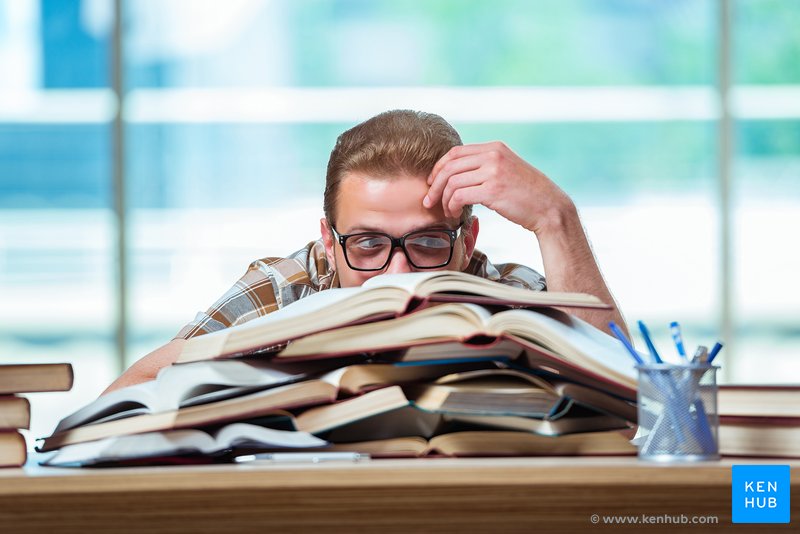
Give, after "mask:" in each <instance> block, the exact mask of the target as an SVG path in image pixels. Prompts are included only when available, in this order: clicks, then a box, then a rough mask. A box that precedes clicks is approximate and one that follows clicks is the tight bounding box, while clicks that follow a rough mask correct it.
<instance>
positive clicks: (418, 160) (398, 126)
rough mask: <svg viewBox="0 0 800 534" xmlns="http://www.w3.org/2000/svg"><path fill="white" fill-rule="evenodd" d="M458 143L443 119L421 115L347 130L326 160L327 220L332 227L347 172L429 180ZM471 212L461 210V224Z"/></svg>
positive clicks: (380, 119)
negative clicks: (434, 168)
mask: <svg viewBox="0 0 800 534" xmlns="http://www.w3.org/2000/svg"><path fill="white" fill-rule="evenodd" d="M461 144H463V143H462V142H461V136H459V135H458V132H456V130H455V128H453V127H452V126H451V125H450V124H449V123H448V122H447V121H446V120H444V119H443V118H442V117H440V116H439V115H434V114H432V113H423V112H421V111H409V110H393V111H386V112H384V113H381V114H380V115H376V116H374V117H372V118H371V119H369V120H366V121H364V122H362V123H361V124H358V125H356V126H354V127H352V128H350V129H349V130H347V131H346V132H344V133H342V134H341V135H340V136H339V138H338V139H336V145H335V146H334V147H333V150H332V151H331V157H330V160H328V172H327V175H326V177H325V197H324V202H323V207H324V210H325V217H326V218H327V219H328V221H329V222H330V223H331V224H334V223H335V221H334V213H335V212H336V200H337V196H338V194H339V185H340V184H341V181H342V179H343V178H344V177H345V175H347V174H348V173H352V172H359V173H364V174H368V175H370V176H371V177H375V178H381V179H383V178H390V177H392V176H398V175H409V176H425V177H427V176H428V174H430V172H431V171H432V170H433V166H434V165H435V164H436V162H437V161H438V160H439V159H440V158H441V157H442V156H444V155H445V154H446V153H447V151H448V150H450V149H451V148H453V147H454V146H458V145H461ZM471 213H472V206H465V207H464V211H463V212H462V217H461V219H462V221H465V220H466V219H467V218H468V217H469V216H470V215H471Z"/></svg>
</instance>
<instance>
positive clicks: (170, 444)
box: [43, 423, 328, 466]
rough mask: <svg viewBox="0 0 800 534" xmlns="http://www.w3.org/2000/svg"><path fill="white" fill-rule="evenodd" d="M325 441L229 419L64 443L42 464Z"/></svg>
mask: <svg viewBox="0 0 800 534" xmlns="http://www.w3.org/2000/svg"><path fill="white" fill-rule="evenodd" d="M326 445H328V442H327V441H325V440H322V439H319V438H317V437H315V436H312V435H311V434H308V433H307V432H300V431H289V430H277V429H273V428H268V427H264V426H258V425H253V424H249V423H232V424H229V425H225V426H223V427H222V428H220V429H217V430H215V431H211V432H205V431H203V430H198V429H183V430H167V431H163V432H146V433H144V434H133V435H123V436H114V437H109V438H105V439H101V440H98V441H91V442H87V443H78V444H75V445H67V446H66V447H62V448H61V449H59V451H58V452H57V453H56V454H55V455H53V456H51V457H50V458H48V459H46V460H45V461H44V462H43V465H51V466H90V465H103V464H120V463H124V462H127V461H131V460H144V459H151V460H153V461H155V462H157V461H158V459H163V458H166V457H180V456H198V455H206V456H218V455H222V454H230V453H231V452H232V451H235V450H248V451H249V450H251V449H252V450H260V449H270V450H276V449H295V448H303V449H310V448H317V447H324V446H326Z"/></svg>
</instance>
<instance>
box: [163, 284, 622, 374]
mask: <svg viewBox="0 0 800 534" xmlns="http://www.w3.org/2000/svg"><path fill="white" fill-rule="evenodd" d="M433 302H473V303H479V304H490V305H503V306H525V307H547V306H574V307H587V308H608V305H606V304H603V302H601V301H600V300H599V299H598V298H597V297H594V296H592V295H585V294H581V293H556V292H548V291H530V290H527V289H522V288H518V287H513V286H509V285H505V284H501V283H499V282H493V281H491V280H487V279H485V278H481V277H478V276H474V275H470V274H466V273H462V272H456V271H430V272H419V273H404V274H384V275H379V276H376V277H374V278H370V279H369V280H367V281H366V282H365V283H364V285H362V286H360V287H350V288H337V289H329V290H326V291H320V292H319V293H315V294H313V295H309V296H308V297H306V298H303V299H300V300H298V301H296V302H294V303H292V304H291V305H289V306H286V307H285V308H281V309H279V310H277V311H275V312H273V313H270V314H268V315H265V316H263V317H259V318H257V319H253V320H251V321H248V322H246V323H243V324H241V325H235V326H232V327H230V328H226V329H224V330H220V331H218V332H212V333H209V334H206V335H203V336H197V337H194V338H191V339H189V340H188V341H187V342H186V345H185V346H184V348H183V350H182V351H181V355H180V357H179V358H178V363H185V362H191V361H197V360H207V359H213V358H221V357H226V356H234V355H241V354H247V353H252V352H254V351H257V350H259V349H264V348H269V347H274V346H277V345H280V344H283V343H285V342H287V341H289V340H292V339H295V338H298V337H302V336H305V335H308V334H312V333H314V332H320V331H324V330H329V329H332V328H337V327H340V326H343V325H348V324H353V323H360V322H365V321H377V320H380V319H387V318H390V317H397V316H400V315H403V314H406V313H408V312H410V311H412V310H414V309H419V308H420V307H425V306H426V305H427V304H428V303H433Z"/></svg>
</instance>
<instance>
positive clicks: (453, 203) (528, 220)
mask: <svg viewBox="0 0 800 534" xmlns="http://www.w3.org/2000/svg"><path fill="white" fill-rule="evenodd" d="M428 185H430V186H431V187H430V190H429V191H428V195H427V196H426V197H425V199H424V200H423V205H424V206H425V207H426V208H430V207H431V206H434V205H435V204H436V203H437V202H441V203H442V206H443V208H444V214H445V215H446V216H447V217H452V218H458V217H459V216H460V214H461V210H462V208H463V207H464V206H467V205H470V204H482V205H484V206H486V207H487V208H489V209H491V210H493V211H496V212H497V213H499V214H500V215H502V216H503V217H505V218H506V219H508V220H510V221H512V222H514V223H517V224H519V225H520V226H523V227H525V228H527V229H528V230H530V231H532V232H534V233H536V235H539V234H540V233H542V232H545V231H546V230H548V229H550V227H551V226H553V225H557V224H558V223H559V222H560V220H561V218H562V216H563V213H564V212H565V211H566V212H569V211H571V210H573V209H574V206H573V205H572V201H571V200H570V198H569V197H568V196H567V194H566V193H564V191H562V190H561V189H560V188H559V187H558V186H557V185H556V184H555V183H553V182H552V181H551V180H550V179H549V178H548V177H547V176H545V175H544V174H543V173H542V172H541V171H539V170H538V169H537V168H535V167H534V166H533V165H531V164H530V163H528V162H526V161H525V160H523V159H522V158H520V157H519V156H518V155H517V154H516V153H514V151H512V150H511V149H510V148H508V147H507V146H506V145H505V144H504V143H501V142H499V141H494V142H491V143H481V144H474V145H463V146H456V147H453V148H452V149H450V151H449V152H447V154H445V155H444V156H442V158H441V159H440V160H439V161H438V162H437V163H436V165H435V166H434V167H433V171H431V174H430V175H429V176H428Z"/></svg>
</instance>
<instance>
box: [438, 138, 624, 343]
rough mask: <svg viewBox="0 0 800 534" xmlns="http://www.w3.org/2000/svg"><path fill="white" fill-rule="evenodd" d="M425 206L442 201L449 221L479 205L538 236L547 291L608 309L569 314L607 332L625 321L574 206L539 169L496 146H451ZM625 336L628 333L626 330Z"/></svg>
mask: <svg viewBox="0 0 800 534" xmlns="http://www.w3.org/2000/svg"><path fill="white" fill-rule="evenodd" d="M428 183H429V184H430V186H431V187H430V190H429V191H428V196H426V197H425V199H424V200H423V204H424V205H425V207H431V206H433V205H434V204H435V203H436V202H441V203H442V206H443V208H444V213H445V215H446V216H448V217H458V216H459V215H460V213H461V210H462V209H463V207H464V206H466V205H470V204H482V205H484V206H486V207H487V208H489V209H491V210H494V211H496V212H497V213H499V214H500V215H502V216H503V217H505V218H506V219H508V220H510V221H512V222H514V223H517V224H519V225H521V226H523V227H525V228H526V229H528V230H530V231H531V232H533V233H534V234H535V235H536V238H537V239H538V240H539V248H540V250H541V252H542V260H543V262H544V271H545V276H546V278H547V287H548V289H549V290H551V291H573V292H580V293H589V294H592V295H595V296H597V297H598V298H599V299H600V300H602V301H603V302H605V303H607V304H610V305H611V306H612V307H613V309H611V310H594V309H592V310H588V309H570V310H569V312H570V313H572V314H573V315H576V316H578V317H580V318H581V319H583V320H585V321H587V322H589V323H591V324H592V325H594V326H595V327H597V328H599V329H601V330H603V331H605V332H610V330H609V328H608V322H609V321H612V320H613V321H615V322H616V323H618V324H619V325H620V326H621V327H622V328H623V329H625V322H624V320H623V319H622V314H621V313H620V311H619V308H618V307H617V304H616V302H615V301H614V297H613V296H612V295H611V292H610V291H609V289H608V286H607V285H606V283H605V281H604V280H603V276H602V274H601V273H600V268H599V267H598V265H597V261H596V260H595V257H594V254H593V253H592V249H591V247H590V246H589V241H588V239H587V237H586V233H585V232H584V230H583V225H582V224H581V221H580V217H579V216H578V211H577V209H576V208H575V204H574V203H573V202H572V200H571V199H570V198H569V196H568V195H567V194H566V193H564V191H562V190H561V189H560V188H559V187H558V186H557V185H556V184H555V183H553V182H552V181H551V180H550V179H549V178H548V177H547V176H545V175H544V174H543V173H542V172H541V171H539V170H538V169H536V168H535V167H533V166H532V165H530V164H529V163H527V162H526V161H524V160H523V159H522V158H520V157H519V156H518V155H517V154H515V153H514V152H513V151H512V150H511V149H510V148H508V147H507V146H506V145H505V144H503V143H500V142H492V143H483V144H474V145H464V146H457V147H453V148H452V149H451V150H450V151H449V152H448V153H447V154H445V155H444V156H443V157H442V158H441V159H440V160H439V161H438V162H437V163H436V165H435V166H434V168H433V171H432V172H431V174H430V176H429V177H428ZM626 333H627V330H626Z"/></svg>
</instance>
